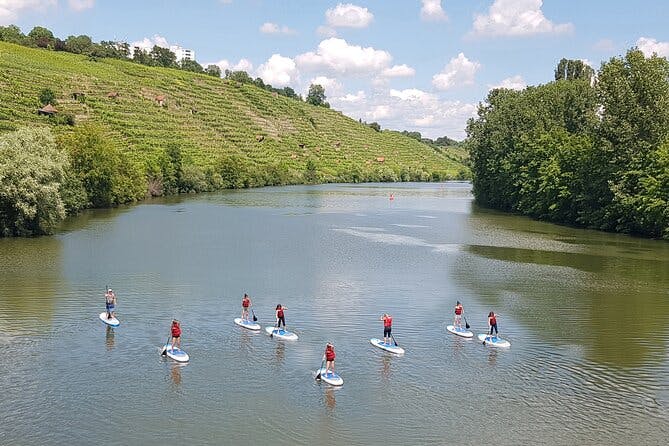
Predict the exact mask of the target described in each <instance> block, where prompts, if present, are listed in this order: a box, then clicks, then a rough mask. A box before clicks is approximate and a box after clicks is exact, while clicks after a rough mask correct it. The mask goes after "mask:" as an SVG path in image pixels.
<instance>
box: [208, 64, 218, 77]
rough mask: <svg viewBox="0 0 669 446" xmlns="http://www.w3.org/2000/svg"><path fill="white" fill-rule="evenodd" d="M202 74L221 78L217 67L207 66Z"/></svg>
mask: <svg viewBox="0 0 669 446" xmlns="http://www.w3.org/2000/svg"><path fill="white" fill-rule="evenodd" d="M204 72H205V73H206V74H208V75H209V76H214V77H221V68H220V67H219V66H218V65H213V64H212V65H207V68H206V69H205V70H204Z"/></svg>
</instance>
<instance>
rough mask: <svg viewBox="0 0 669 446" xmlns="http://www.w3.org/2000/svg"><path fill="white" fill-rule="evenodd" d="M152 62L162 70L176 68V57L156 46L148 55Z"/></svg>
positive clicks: (167, 49) (165, 49)
mask: <svg viewBox="0 0 669 446" xmlns="http://www.w3.org/2000/svg"><path fill="white" fill-rule="evenodd" d="M149 57H150V58H151V60H153V65H155V66H157V67H164V68H177V67H178V65H177V56H176V55H175V54H174V53H173V52H172V51H170V50H169V48H163V47H161V46H158V45H154V46H153V48H152V49H151V52H150V53H149Z"/></svg>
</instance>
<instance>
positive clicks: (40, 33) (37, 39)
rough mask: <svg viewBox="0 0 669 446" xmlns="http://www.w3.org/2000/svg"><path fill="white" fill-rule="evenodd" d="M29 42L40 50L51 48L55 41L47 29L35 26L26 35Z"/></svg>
mask: <svg viewBox="0 0 669 446" xmlns="http://www.w3.org/2000/svg"><path fill="white" fill-rule="evenodd" d="M28 38H29V41H30V42H31V43H32V44H34V45H35V46H38V47H40V48H53V46H54V44H55V42H56V39H55V38H54V36H53V33H52V32H51V31H49V30H48V29H46V28H44V27H41V26H36V27H34V28H33V29H32V30H31V31H30V32H29V33H28Z"/></svg>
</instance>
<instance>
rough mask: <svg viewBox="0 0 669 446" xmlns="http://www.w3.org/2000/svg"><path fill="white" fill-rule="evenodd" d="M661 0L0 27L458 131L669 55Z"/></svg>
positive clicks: (2, 0)
mask: <svg viewBox="0 0 669 446" xmlns="http://www.w3.org/2000/svg"><path fill="white" fill-rule="evenodd" d="M667 19H669V2H667V1H665V0H638V1H616V0H588V1H585V0H545V1H542V0H441V1H439V0H366V1H362V0H360V1H352V2H350V3H349V2H346V1H344V2H338V1H317V0H301V1H297V0H198V1H184V0H163V1H157V0H146V1H141V0H140V1H137V0H135V1H126V0H0V25H3V24H9V23H14V24H17V25H19V26H20V27H21V28H22V29H23V31H24V32H28V31H30V29H31V28H32V27H33V26H36V25H40V26H46V27H48V28H49V29H51V30H52V31H53V32H54V34H56V35H57V36H59V37H61V38H65V37H67V36H68V35H77V34H87V35H90V36H91V37H92V38H93V39H94V40H96V41H99V40H125V41H127V42H130V43H132V42H144V43H145V44H154V43H158V44H160V45H174V44H178V45H180V46H182V47H186V48H190V49H193V50H195V53H196V58H197V60H198V62H200V63H201V64H209V63H217V64H218V65H219V66H221V68H223V69H225V68H231V69H244V70H246V71H248V72H249V73H250V74H251V75H252V76H253V77H258V76H259V77H262V78H263V79H264V80H265V81H266V82H268V83H270V84H272V85H274V86H276V87H282V86H286V85H288V86H291V87H293V88H294V89H295V90H296V91H298V92H300V93H302V94H304V93H305V92H306V90H307V89H308V87H309V84H310V83H312V82H314V81H315V82H318V83H321V84H322V85H323V86H324V87H325V89H326V95H327V97H328V101H329V102H330V103H331V104H332V106H333V108H335V109H337V110H342V111H343V112H344V113H346V114H347V115H349V116H351V117H353V118H356V119H357V118H361V119H363V120H365V121H368V122H371V121H377V122H379V123H380V124H381V126H382V127H383V128H392V129H398V130H417V131H420V132H421V133H423V135H425V136H428V137H433V138H434V137H438V136H444V135H447V136H450V137H453V138H457V139H461V138H463V137H464V127H465V123H466V120H467V119H468V118H469V117H471V116H473V115H474V113H475V111H476V106H477V104H478V103H479V102H480V101H482V100H483V99H484V98H485V96H486V94H487V92H488V91H489V89H490V88H492V87H495V86H505V87H508V88H522V87H523V86H525V85H534V84H538V83H545V82H549V81H551V80H552V76H553V69H554V68H555V65H556V64H557V62H558V60H559V59H560V58H562V57H567V58H572V59H583V60H585V61H587V62H588V63H590V64H591V65H592V66H593V67H594V68H598V67H599V65H600V63H601V62H602V61H605V60H607V59H608V58H610V57H612V56H617V55H621V54H624V53H625V51H626V50H627V49H628V48H630V47H632V46H638V47H639V48H641V49H642V50H643V51H644V52H646V53H647V54H651V53H652V52H657V53H658V54H660V55H662V56H669V27H668V26H667Z"/></svg>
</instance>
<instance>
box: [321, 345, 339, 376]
mask: <svg viewBox="0 0 669 446" xmlns="http://www.w3.org/2000/svg"><path fill="white" fill-rule="evenodd" d="M336 356H337V355H335V351H334V345H332V344H331V343H329V342H328V343H327V345H326V346H325V354H324V355H323V359H325V376H328V374H329V373H334V371H335V366H334V361H335V357H336Z"/></svg>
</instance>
